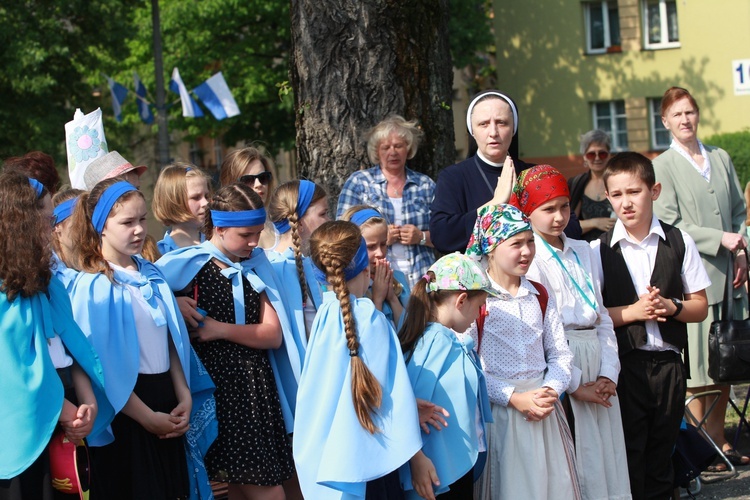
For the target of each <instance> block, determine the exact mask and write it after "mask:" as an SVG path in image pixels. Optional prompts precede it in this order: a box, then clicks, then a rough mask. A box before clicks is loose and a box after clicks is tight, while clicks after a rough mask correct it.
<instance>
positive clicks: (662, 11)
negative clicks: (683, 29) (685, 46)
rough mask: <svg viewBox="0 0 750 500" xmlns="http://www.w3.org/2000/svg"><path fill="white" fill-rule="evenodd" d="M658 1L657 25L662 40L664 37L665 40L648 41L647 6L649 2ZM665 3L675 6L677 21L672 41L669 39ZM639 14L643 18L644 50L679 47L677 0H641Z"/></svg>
mask: <svg viewBox="0 0 750 500" xmlns="http://www.w3.org/2000/svg"><path fill="white" fill-rule="evenodd" d="M655 2H658V3H659V22H660V24H661V26H660V27H659V28H660V30H661V34H662V40H663V39H664V38H665V37H666V39H667V41H666V42H664V41H661V42H650V41H649V39H648V33H649V17H648V6H649V3H655ZM667 3H673V4H674V8H675V22H676V23H677V40H676V41H674V42H670V41H669V16H668V15H667ZM641 15H642V20H643V23H642V24H643V48H644V49H645V50H661V49H674V48H678V47H680V46H681V45H680V17H679V15H678V14H677V0H641Z"/></svg>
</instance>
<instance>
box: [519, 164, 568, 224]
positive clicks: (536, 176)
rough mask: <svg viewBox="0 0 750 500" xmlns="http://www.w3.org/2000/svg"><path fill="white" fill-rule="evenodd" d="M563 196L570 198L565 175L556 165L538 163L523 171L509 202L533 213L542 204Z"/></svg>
mask: <svg viewBox="0 0 750 500" xmlns="http://www.w3.org/2000/svg"><path fill="white" fill-rule="evenodd" d="M561 196H567V197H568V198H570V190H569V189H568V181H566V180H565V177H563V175H562V174H561V173H560V172H558V171H557V169H555V168H554V167H551V166H549V165H537V166H535V167H531V168H530V169H528V170H524V171H523V172H521V175H519V176H518V180H516V185H515V186H514V187H513V194H512V195H511V196H510V201H509V202H508V203H510V204H511V205H513V206H516V207H518V208H520V209H521V211H522V212H523V213H524V214H526V215H531V213H532V212H533V211H534V210H536V209H537V208H539V207H540V206H541V205H543V204H545V203H547V202H548V201H549V200H554V199H555V198H559V197H561Z"/></svg>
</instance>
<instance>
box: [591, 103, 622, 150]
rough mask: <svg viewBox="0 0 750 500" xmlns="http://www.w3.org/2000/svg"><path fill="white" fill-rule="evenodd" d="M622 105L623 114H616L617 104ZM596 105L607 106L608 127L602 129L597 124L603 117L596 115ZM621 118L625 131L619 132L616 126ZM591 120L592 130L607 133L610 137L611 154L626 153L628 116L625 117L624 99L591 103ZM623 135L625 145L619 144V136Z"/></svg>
mask: <svg viewBox="0 0 750 500" xmlns="http://www.w3.org/2000/svg"><path fill="white" fill-rule="evenodd" d="M618 103H622V108H623V112H622V113H618V112H617V104H618ZM598 104H607V105H608V107H609V116H608V119H609V127H602V126H600V124H599V121H600V120H601V119H604V118H605V117H603V116H602V117H600V116H598V115H597V105H598ZM618 118H623V119H624V120H625V129H624V130H620V128H619V127H618V126H617V119H618ZM591 119H592V121H593V124H594V126H593V127H592V128H594V129H601V130H604V131H605V132H607V133H608V134H609V136H610V139H611V140H612V149H611V151H612V152H620V151H627V150H628V142H629V140H630V139H629V137H628V127H627V124H628V115H627V108H626V106H625V100H624V99H613V100H610V101H593V102H592V103H591ZM622 133H624V134H625V144H621V140H620V134H622Z"/></svg>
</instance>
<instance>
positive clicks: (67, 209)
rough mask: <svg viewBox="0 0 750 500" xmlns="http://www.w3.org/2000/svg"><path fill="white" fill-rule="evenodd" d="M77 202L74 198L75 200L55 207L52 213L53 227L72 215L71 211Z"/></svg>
mask: <svg viewBox="0 0 750 500" xmlns="http://www.w3.org/2000/svg"><path fill="white" fill-rule="evenodd" d="M77 202H78V197H77V196H76V197H75V198H71V199H69V200H65V201H63V202H62V203H60V204H59V205H57V206H56V207H55V211H54V212H53V213H54V214H55V225H58V224H60V223H61V222H63V221H64V220H65V219H67V218H68V217H70V216H71V215H73V209H74V208H75V206H76V203H77Z"/></svg>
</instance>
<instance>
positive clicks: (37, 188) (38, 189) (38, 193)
mask: <svg viewBox="0 0 750 500" xmlns="http://www.w3.org/2000/svg"><path fill="white" fill-rule="evenodd" d="M29 184H31V187H33V188H34V191H36V197H37V198H41V197H42V193H43V192H44V184H42V183H41V182H39V181H38V180H36V179H34V178H33V177H29Z"/></svg>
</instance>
